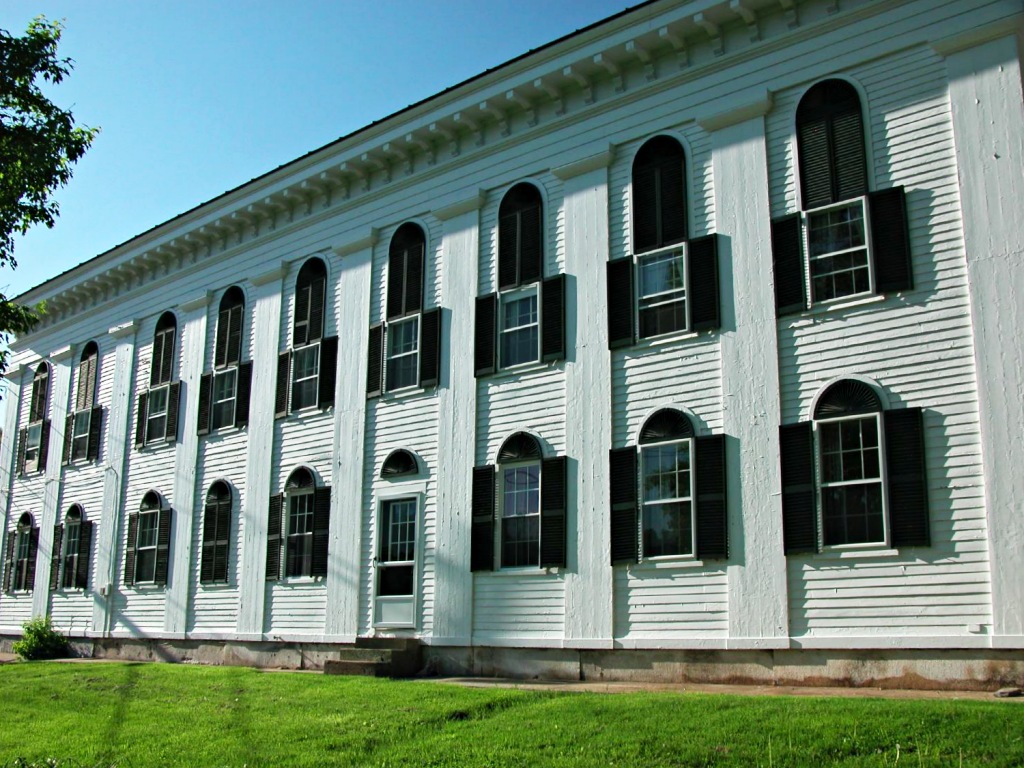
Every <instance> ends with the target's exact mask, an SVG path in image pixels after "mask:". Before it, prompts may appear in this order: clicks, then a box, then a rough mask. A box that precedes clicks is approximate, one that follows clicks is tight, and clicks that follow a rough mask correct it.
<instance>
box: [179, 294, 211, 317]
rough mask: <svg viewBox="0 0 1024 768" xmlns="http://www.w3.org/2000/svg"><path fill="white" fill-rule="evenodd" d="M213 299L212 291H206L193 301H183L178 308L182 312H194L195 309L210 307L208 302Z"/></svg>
mask: <svg viewBox="0 0 1024 768" xmlns="http://www.w3.org/2000/svg"><path fill="white" fill-rule="evenodd" d="M212 298H213V291H206V292H205V293H203V294H202V295H200V296H196V297H195V298H194V299H189V300H188V301H183V302H182V303H181V304H179V305H178V306H179V307H180V308H181V311H182V312H195V311H196V310H197V309H202V308H203V307H207V306H209V305H210V301H211V299H212Z"/></svg>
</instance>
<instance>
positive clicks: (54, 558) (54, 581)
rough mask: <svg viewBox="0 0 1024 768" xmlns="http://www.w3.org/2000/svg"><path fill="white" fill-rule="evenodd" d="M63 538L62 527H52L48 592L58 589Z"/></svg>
mask: <svg viewBox="0 0 1024 768" xmlns="http://www.w3.org/2000/svg"><path fill="white" fill-rule="evenodd" d="M63 538H64V526H63V525H55V526H53V548H52V549H51V550H50V591H51V592H56V591H57V590H58V589H60V561H61V552H60V543H61V540H62V539H63Z"/></svg>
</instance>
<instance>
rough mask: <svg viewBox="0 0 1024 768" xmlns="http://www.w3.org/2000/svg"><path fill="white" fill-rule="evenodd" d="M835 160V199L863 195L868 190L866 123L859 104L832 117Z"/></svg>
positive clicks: (833, 158) (833, 155)
mask: <svg viewBox="0 0 1024 768" xmlns="http://www.w3.org/2000/svg"><path fill="white" fill-rule="evenodd" d="M832 162H833V167H834V168H835V197H834V199H835V201H836V202H839V201H840V200H850V199H852V198H855V197H860V196H862V195H864V194H865V193H866V192H867V191H868V172H867V161H866V158H865V156H864V123H863V121H862V120H861V115H860V107H859V105H858V107H857V109H856V110H851V111H848V112H840V113H839V114H836V115H835V116H834V117H833V118H832Z"/></svg>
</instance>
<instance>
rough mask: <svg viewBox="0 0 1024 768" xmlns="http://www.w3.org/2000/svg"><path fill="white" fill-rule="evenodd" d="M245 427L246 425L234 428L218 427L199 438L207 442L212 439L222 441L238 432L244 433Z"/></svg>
mask: <svg viewBox="0 0 1024 768" xmlns="http://www.w3.org/2000/svg"><path fill="white" fill-rule="evenodd" d="M246 426H247V425H245V424H242V425H241V426H234V427H218V428H217V429H211V430H210V431H209V432H207V433H206V434H205V435H200V436H199V437H200V438H205V439H207V440H212V439H214V438H220V439H224V438H227V437H231V436H232V435H234V434H237V433H239V432H244V431H245V428H246Z"/></svg>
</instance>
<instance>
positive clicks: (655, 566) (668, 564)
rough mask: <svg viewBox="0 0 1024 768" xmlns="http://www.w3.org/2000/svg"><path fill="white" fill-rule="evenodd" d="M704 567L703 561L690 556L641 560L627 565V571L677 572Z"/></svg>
mask: <svg viewBox="0 0 1024 768" xmlns="http://www.w3.org/2000/svg"><path fill="white" fill-rule="evenodd" d="M703 567H704V561H703V560H698V559H697V558H695V557H692V556H690V555H679V556H673V557H665V558H658V559H656V560H655V559H651V560H641V561H640V562H639V563H628V564H627V565H626V569H627V570H629V571H675V570H679V569H690V568H703Z"/></svg>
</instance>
